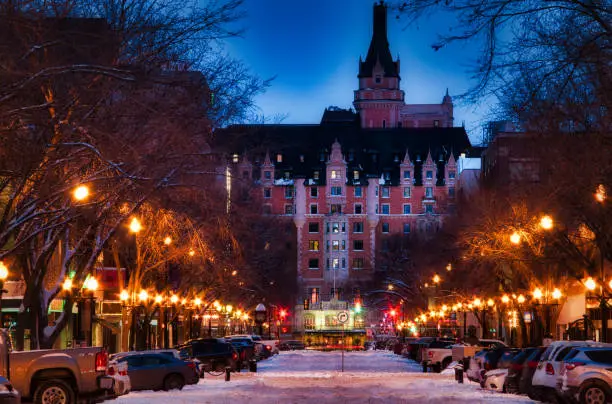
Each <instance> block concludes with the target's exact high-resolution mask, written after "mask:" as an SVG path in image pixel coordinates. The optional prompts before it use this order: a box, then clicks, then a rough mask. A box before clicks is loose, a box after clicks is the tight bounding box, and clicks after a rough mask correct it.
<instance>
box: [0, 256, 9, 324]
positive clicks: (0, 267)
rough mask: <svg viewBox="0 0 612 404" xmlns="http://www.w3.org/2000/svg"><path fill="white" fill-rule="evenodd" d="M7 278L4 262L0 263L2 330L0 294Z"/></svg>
mask: <svg viewBox="0 0 612 404" xmlns="http://www.w3.org/2000/svg"><path fill="white" fill-rule="evenodd" d="M8 276H9V270H8V268H7V266H6V265H4V262H2V261H0V327H1V328H4V321H3V320H2V293H4V292H5V290H4V282H5V281H6V279H7V278H8Z"/></svg>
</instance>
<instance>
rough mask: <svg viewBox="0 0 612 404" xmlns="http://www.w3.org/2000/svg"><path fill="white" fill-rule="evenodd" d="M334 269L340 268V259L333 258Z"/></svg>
mask: <svg viewBox="0 0 612 404" xmlns="http://www.w3.org/2000/svg"><path fill="white" fill-rule="evenodd" d="M332 268H333V269H339V268H340V258H332Z"/></svg>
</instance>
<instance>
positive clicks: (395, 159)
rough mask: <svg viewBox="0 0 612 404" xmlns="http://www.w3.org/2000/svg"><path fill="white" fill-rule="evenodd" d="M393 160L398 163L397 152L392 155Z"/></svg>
mask: <svg viewBox="0 0 612 404" xmlns="http://www.w3.org/2000/svg"><path fill="white" fill-rule="evenodd" d="M393 161H394V162H396V163H399V156H398V155H397V154H396V155H395V156H394V157H393Z"/></svg>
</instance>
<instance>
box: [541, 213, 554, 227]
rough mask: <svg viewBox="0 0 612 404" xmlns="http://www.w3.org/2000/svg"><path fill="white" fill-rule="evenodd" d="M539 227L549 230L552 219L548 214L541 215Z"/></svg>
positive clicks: (551, 225)
mask: <svg viewBox="0 0 612 404" xmlns="http://www.w3.org/2000/svg"><path fill="white" fill-rule="evenodd" d="M540 227H541V228H543V229H544V230H550V229H552V228H553V219H552V217H550V216H548V215H544V216H542V218H541V219H540Z"/></svg>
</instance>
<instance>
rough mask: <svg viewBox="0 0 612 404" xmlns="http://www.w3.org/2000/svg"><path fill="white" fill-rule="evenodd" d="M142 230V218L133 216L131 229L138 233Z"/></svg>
mask: <svg viewBox="0 0 612 404" xmlns="http://www.w3.org/2000/svg"><path fill="white" fill-rule="evenodd" d="M140 230H142V225H141V224H140V220H138V218H135V217H133V218H132V221H131V222H130V231H131V232H132V233H138V232H139V231H140Z"/></svg>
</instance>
